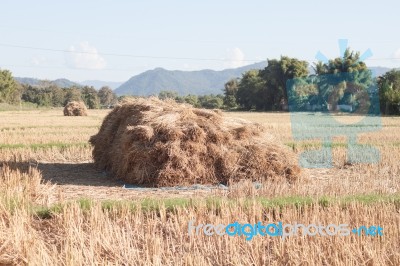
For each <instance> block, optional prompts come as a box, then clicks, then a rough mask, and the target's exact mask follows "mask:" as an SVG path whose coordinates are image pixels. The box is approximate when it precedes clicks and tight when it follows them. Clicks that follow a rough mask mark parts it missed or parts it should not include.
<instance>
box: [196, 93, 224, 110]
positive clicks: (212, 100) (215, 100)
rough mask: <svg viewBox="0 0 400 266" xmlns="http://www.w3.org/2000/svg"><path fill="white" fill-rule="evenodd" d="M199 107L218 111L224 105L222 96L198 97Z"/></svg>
mask: <svg viewBox="0 0 400 266" xmlns="http://www.w3.org/2000/svg"><path fill="white" fill-rule="evenodd" d="M198 99H199V105H200V107H202V108H207V109H220V108H222V107H223V105H224V100H223V96H222V95H214V94H210V95H204V96H199V97H198Z"/></svg>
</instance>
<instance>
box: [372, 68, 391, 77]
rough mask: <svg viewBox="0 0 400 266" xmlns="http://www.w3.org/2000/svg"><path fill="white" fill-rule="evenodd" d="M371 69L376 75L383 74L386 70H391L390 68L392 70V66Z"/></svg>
mask: <svg viewBox="0 0 400 266" xmlns="http://www.w3.org/2000/svg"><path fill="white" fill-rule="evenodd" d="M369 69H370V70H371V71H372V75H373V76H374V77H379V76H382V75H383V74H385V73H386V72H389V71H390V70H392V69H391V68H388V67H369Z"/></svg>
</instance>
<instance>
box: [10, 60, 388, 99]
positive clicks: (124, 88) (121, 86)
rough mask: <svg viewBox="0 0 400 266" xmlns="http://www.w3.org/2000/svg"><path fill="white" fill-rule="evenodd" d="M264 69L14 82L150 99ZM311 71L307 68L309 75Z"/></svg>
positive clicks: (205, 90)
mask: <svg viewBox="0 0 400 266" xmlns="http://www.w3.org/2000/svg"><path fill="white" fill-rule="evenodd" d="M266 66H267V62H266V61H264V62H259V63H255V64H251V65H247V66H243V67H239V68H232V69H224V70H220V71H216V70H210V69H205V70H197V71H183V70H166V69H164V68H156V69H153V70H148V71H145V72H143V73H141V74H138V75H136V76H133V77H131V78H130V79H129V80H128V81H126V82H124V83H122V82H108V81H100V80H87V81H83V82H74V81H70V80H68V79H56V80H53V81H49V80H39V79H35V78H18V77H16V78H15V79H16V80H17V81H18V82H20V83H22V84H29V85H31V86H46V85H47V86H48V85H51V84H54V85H57V86H59V87H62V88H70V87H72V86H93V87H94V88H96V89H100V88H101V87H103V86H109V87H110V88H112V89H115V90H114V92H115V93H116V94H117V95H119V96H121V95H137V96H149V95H157V94H158V93H159V92H160V91H163V90H173V91H176V92H177V93H178V94H180V95H187V94H194V95H205V94H211V93H213V94H220V93H222V92H223V88H224V84H225V83H226V82H227V81H228V80H229V79H232V78H238V77H241V75H242V74H243V73H244V72H246V71H248V70H250V69H263V68H265V67H266ZM369 69H370V70H372V73H373V75H374V76H380V75H383V74H384V73H386V72H387V71H389V70H390V68H386V67H370V68H369ZM312 72H313V69H312V68H310V73H312Z"/></svg>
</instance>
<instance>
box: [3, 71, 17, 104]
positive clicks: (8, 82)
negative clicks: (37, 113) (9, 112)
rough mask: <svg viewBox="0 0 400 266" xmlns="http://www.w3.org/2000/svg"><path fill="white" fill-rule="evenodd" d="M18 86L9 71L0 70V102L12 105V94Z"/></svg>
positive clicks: (13, 98)
mask: <svg viewBox="0 0 400 266" xmlns="http://www.w3.org/2000/svg"><path fill="white" fill-rule="evenodd" d="M17 89H18V84H17V82H16V81H15V80H14V78H13V76H12V73H11V72H10V71H9V70H1V69H0V102H6V103H14V102H13V101H14V100H15V97H14V93H15V91H16V90H17Z"/></svg>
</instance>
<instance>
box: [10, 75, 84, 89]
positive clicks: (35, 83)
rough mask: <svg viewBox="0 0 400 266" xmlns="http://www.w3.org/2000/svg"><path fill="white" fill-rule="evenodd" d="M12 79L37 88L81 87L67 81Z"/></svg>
mask: <svg viewBox="0 0 400 266" xmlns="http://www.w3.org/2000/svg"><path fill="white" fill-rule="evenodd" d="M14 79H15V80H16V81H18V82H19V83H21V84H27V85H31V86H39V87H44V86H50V85H56V86H58V87H60V88H71V87H73V86H78V87H79V86H81V85H80V84H78V83H76V82H73V81H70V80H68V79H56V80H42V79H35V78H19V77H15V78H14Z"/></svg>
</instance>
